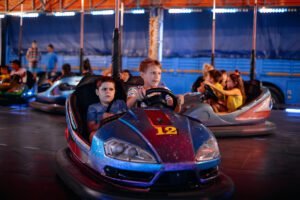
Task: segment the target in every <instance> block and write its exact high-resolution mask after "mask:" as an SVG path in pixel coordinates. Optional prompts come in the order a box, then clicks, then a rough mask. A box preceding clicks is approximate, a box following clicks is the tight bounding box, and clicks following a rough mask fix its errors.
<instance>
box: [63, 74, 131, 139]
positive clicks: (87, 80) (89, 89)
mask: <svg viewBox="0 0 300 200" xmlns="http://www.w3.org/2000/svg"><path fill="white" fill-rule="evenodd" d="M102 77H103V76H101V75H91V76H86V77H83V78H82V80H81V81H80V83H79V84H78V85H77V87H76V90H75V92H73V93H72V95H71V96H70V106H71V108H69V109H72V111H73V115H74V118H75V121H76V124H77V132H78V134H80V135H81V136H82V138H84V139H85V140H86V141H87V142H89V135H90V133H89V131H88V127H87V110H88V107H89V106H90V105H91V104H94V103H98V102H99V97H98V96H97V95H96V92H95V90H96V83H97V81H98V79H101V78H102ZM115 99H122V100H124V101H126V94H125V91H124V87H123V83H122V82H121V81H116V95H115Z"/></svg>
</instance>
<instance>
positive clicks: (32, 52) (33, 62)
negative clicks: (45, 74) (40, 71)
mask: <svg viewBox="0 0 300 200" xmlns="http://www.w3.org/2000/svg"><path fill="white" fill-rule="evenodd" d="M26 59H27V61H28V67H29V71H30V72H32V74H33V76H34V78H36V73H37V68H38V61H39V60H40V53H39V50H38V46H37V42H36V41H35V40H33V42H32V43H31V47H30V48H29V49H28V50H27V53H26Z"/></svg>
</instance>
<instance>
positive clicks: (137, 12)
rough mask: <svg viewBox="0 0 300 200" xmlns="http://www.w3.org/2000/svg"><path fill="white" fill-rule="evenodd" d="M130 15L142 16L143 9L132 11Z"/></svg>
mask: <svg viewBox="0 0 300 200" xmlns="http://www.w3.org/2000/svg"><path fill="white" fill-rule="evenodd" d="M130 13H132V14H144V13H145V10H144V9H133V10H131V11H130Z"/></svg>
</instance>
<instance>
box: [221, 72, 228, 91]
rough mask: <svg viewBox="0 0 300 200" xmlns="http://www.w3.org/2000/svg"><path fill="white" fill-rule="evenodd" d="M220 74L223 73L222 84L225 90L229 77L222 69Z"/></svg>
mask: <svg viewBox="0 0 300 200" xmlns="http://www.w3.org/2000/svg"><path fill="white" fill-rule="evenodd" d="M220 72H221V73H222V78H221V81H220V83H221V85H222V86H223V88H224V89H225V87H226V81H227V77H228V75H227V72H226V70H224V69H222V70H221V71H220Z"/></svg>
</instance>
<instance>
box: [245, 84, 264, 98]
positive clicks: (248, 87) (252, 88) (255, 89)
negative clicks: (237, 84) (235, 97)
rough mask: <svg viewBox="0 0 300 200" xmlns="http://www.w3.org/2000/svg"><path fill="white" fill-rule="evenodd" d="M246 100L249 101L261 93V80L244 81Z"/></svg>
mask: <svg viewBox="0 0 300 200" xmlns="http://www.w3.org/2000/svg"><path fill="white" fill-rule="evenodd" d="M244 87H245V93H246V97H247V98H246V102H245V103H249V102H251V101H253V100H254V99H256V98H257V97H258V96H259V95H260V94H261V82H260V81H259V80H250V81H245V82H244Z"/></svg>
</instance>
